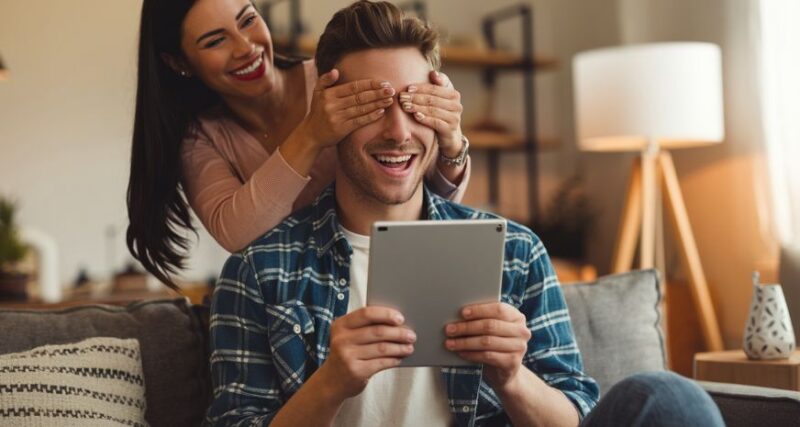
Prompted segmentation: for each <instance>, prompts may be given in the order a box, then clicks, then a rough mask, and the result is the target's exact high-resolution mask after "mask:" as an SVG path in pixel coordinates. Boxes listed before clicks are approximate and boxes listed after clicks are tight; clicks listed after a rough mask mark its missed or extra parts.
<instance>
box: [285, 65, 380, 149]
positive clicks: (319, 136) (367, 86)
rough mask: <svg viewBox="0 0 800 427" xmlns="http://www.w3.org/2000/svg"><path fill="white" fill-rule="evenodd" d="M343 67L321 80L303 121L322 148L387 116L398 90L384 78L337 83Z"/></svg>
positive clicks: (309, 134) (307, 132)
mask: <svg viewBox="0 0 800 427" xmlns="http://www.w3.org/2000/svg"><path fill="white" fill-rule="evenodd" d="M338 80H339V70H337V69H333V70H331V71H329V72H327V73H325V74H323V75H322V76H320V77H319V79H318V80H317V86H316V87H315V88H314V95H313V97H312V99H311V107H310V111H309V112H308V115H307V116H306V118H305V119H304V120H303V123H301V124H300V126H301V127H303V130H304V133H305V135H306V137H307V138H308V140H310V141H313V142H315V143H316V144H318V148H320V149H322V148H325V147H328V146H332V145H336V144H337V143H338V142H339V141H341V140H342V139H344V138H345V137H346V136H347V135H349V134H350V133H351V132H353V131H354V130H356V129H358V128H360V127H362V126H364V125H367V124H369V123H372V122H374V121H376V120H378V119H380V118H381V117H383V115H384V113H385V111H386V108H387V107H389V106H390V105H392V102H393V101H394V99H393V97H394V94H395V91H394V89H393V88H392V86H391V84H390V83H389V82H386V81H380V80H370V79H365V80H356V81H353V82H350V83H347V84H343V85H338V86H334V85H335V84H336V82H337V81H338Z"/></svg>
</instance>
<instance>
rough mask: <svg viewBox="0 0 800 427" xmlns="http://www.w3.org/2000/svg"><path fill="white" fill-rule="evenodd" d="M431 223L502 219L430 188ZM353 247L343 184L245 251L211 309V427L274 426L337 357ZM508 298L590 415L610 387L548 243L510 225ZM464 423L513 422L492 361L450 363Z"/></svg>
mask: <svg viewBox="0 0 800 427" xmlns="http://www.w3.org/2000/svg"><path fill="white" fill-rule="evenodd" d="M425 206H426V208H427V214H428V219H430V220H442V219H477V218H496V217H495V216H493V215H490V214H488V213H483V212H478V211H475V210H473V209H470V208H467V207H465V206H461V205H458V204H455V203H452V202H449V201H447V200H445V199H442V198H440V197H438V196H436V195H434V194H432V193H430V192H429V191H428V190H427V189H426V190H425ZM351 254H352V249H351V248H350V245H349V244H348V243H347V240H346V238H345V236H344V234H343V233H342V231H341V228H340V225H339V222H338V220H337V217H336V207H335V197H334V194H333V186H331V187H330V188H328V189H327V190H325V191H324V192H323V193H322V194H321V195H320V197H319V198H318V199H317V201H316V202H314V204H312V205H311V206H309V207H307V208H305V209H303V210H302V211H299V212H298V213H296V214H294V215H292V216H290V217H288V218H287V219H286V220H284V221H283V223H282V224H280V225H278V226H277V227H276V228H275V229H273V230H272V231H270V232H269V233H267V234H266V235H265V236H263V237H262V238H260V239H259V240H256V241H255V242H253V243H252V244H251V245H250V246H249V247H248V248H246V249H245V250H244V251H242V252H240V253H237V254H233V255H231V257H230V258H229V259H228V261H227V263H226V264H225V266H224V268H223V271H222V276H221V277H220V279H219V281H218V283H217V286H216V288H215V290H214V295H213V300H212V305H211V351H212V354H211V373H212V375H211V378H212V381H213V386H214V401H213V403H212V405H211V407H210V409H209V412H208V416H207V419H206V423H207V424H211V425H226V426H230V425H237V426H239V425H247V426H251V425H253V426H255V425H258V426H262V425H268V424H269V423H270V422H271V420H272V418H273V417H274V416H275V414H276V413H277V412H278V411H279V410H280V409H281V407H282V406H283V404H284V403H285V402H286V401H287V400H288V399H289V398H290V397H291V396H292V395H293V394H294V393H295V392H297V391H298V390H299V389H300V387H302V386H303V383H304V382H305V381H306V380H307V379H308V378H309V377H310V376H311V375H312V374H313V373H314V371H315V370H316V369H317V368H318V367H319V366H320V365H321V364H322V363H323V362H324V361H325V359H326V357H327V356H328V352H329V351H330V347H329V342H330V330H331V323H332V322H333V320H334V319H336V318H338V317H340V316H344V315H345V314H346V313H347V302H348V297H349V293H348V283H349V280H350V258H351ZM505 258H506V259H505V262H504V265H503V280H502V281H503V285H502V297H501V299H502V301H503V302H505V303H508V304H511V305H513V306H514V307H517V308H518V309H519V310H520V311H521V312H522V313H524V314H525V316H526V317H527V319H528V327H529V328H530V330H531V333H532V334H533V336H532V338H531V340H530V341H529V342H528V350H527V353H526V354H525V356H524V358H523V360H522V363H523V364H524V365H525V366H526V367H528V368H529V369H530V370H531V371H533V372H535V373H536V374H537V375H538V376H539V377H540V378H542V380H544V381H545V382H546V383H547V384H549V385H550V386H551V387H555V388H557V389H559V390H561V391H562V392H563V393H564V394H565V395H566V396H567V398H569V399H570V400H571V401H572V403H573V404H574V405H575V407H576V408H577V409H578V412H579V413H580V415H581V417H583V416H585V415H586V414H587V413H588V412H589V410H591V408H592V407H593V406H594V405H595V404H596V402H597V399H598V387H597V384H596V383H595V382H594V380H593V379H591V378H590V377H588V376H586V375H585V374H584V373H583V363H582V361H581V356H580V352H579V351H578V347H577V345H576V343H575V339H574V337H573V333H572V326H571V323H570V318H569V312H568V311H567V306H566V304H565V302H564V296H563V294H562V292H561V287H560V286H559V283H558V280H557V279H556V276H555V274H554V271H553V267H552V265H551V263H550V260H549V258H548V256H547V253H546V251H545V248H544V246H543V245H542V243H541V241H539V239H538V238H537V237H536V236H535V235H534V234H533V233H532V232H531V231H530V230H528V229H527V228H525V227H522V226H520V225H518V224H515V223H512V222H509V223H508V232H507V237H506V243H505ZM442 374H443V376H444V380H445V384H446V387H447V395H448V398H449V399H448V402H449V405H450V409H451V410H452V412H453V415H454V420H455V422H456V424H457V425H459V426H473V425H506V424H510V423H509V420H508V417H507V416H506V414H505V412H504V411H503V406H502V402H501V401H500V399H499V398H498V397H497V395H496V394H495V392H494V391H493V390H492V389H491V388H490V387H489V386H488V385H487V384H486V383H485V382H483V381H482V380H481V368H480V367H458V368H456V367H451V368H442Z"/></svg>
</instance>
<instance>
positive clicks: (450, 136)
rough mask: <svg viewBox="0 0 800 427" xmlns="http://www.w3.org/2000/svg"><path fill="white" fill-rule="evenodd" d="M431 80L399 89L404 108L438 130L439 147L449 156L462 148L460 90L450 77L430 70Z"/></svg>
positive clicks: (455, 154) (454, 155)
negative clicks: (402, 89) (455, 86)
mask: <svg viewBox="0 0 800 427" xmlns="http://www.w3.org/2000/svg"><path fill="white" fill-rule="evenodd" d="M430 81H431V83H430V84H420V85H412V86H409V87H408V88H407V89H406V92H401V93H400V102H401V107H403V111H405V112H407V113H411V114H412V115H413V116H414V118H415V119H416V120H417V121H418V122H420V123H422V124H424V125H425V126H428V127H429V128H431V129H433V130H435V131H436V134H437V136H438V140H439V151H440V152H441V153H442V154H444V155H445V156H447V157H456V156H458V153H459V152H460V151H461V146H462V141H461V139H462V138H461V112H462V111H464V107H463V106H462V105H461V94H460V93H459V92H458V91H457V90H455V89H454V88H453V84H452V83H451V82H450V79H449V78H448V77H447V76H446V75H445V74H444V73H440V72H437V71H431V74H430Z"/></svg>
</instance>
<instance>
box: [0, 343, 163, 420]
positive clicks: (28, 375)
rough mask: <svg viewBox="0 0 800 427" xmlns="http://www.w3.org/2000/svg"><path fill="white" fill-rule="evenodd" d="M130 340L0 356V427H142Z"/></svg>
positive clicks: (135, 353) (140, 380) (140, 383)
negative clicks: (45, 426)
mask: <svg viewBox="0 0 800 427" xmlns="http://www.w3.org/2000/svg"><path fill="white" fill-rule="evenodd" d="M144 394H145V393H144V375H143V374H142V362H141V355H140V353H139V343H138V342H137V341H136V340H134V339H118V338H90V339H87V340H84V341H81V342H78V343H75V344H63V345H46V346H42V347H37V348H34V349H32V350H28V351H25V352H21V353H10V354H5V355H0V425H9V426H11V425H13V426H42V425H63V426H67V425H69V426H73V425H74V426H87V425H108V424H122V425H128V426H145V425H147V423H146V422H145V419H144V413H145V406H146V404H145V398H144Z"/></svg>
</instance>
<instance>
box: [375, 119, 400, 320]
mask: <svg viewBox="0 0 800 427" xmlns="http://www.w3.org/2000/svg"><path fill="white" fill-rule="evenodd" d="M379 111H383V110H379ZM404 320H405V319H403V316H402V315H400V314H398V315H395V316H394V321H395V322H397V323H403V321H404Z"/></svg>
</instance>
